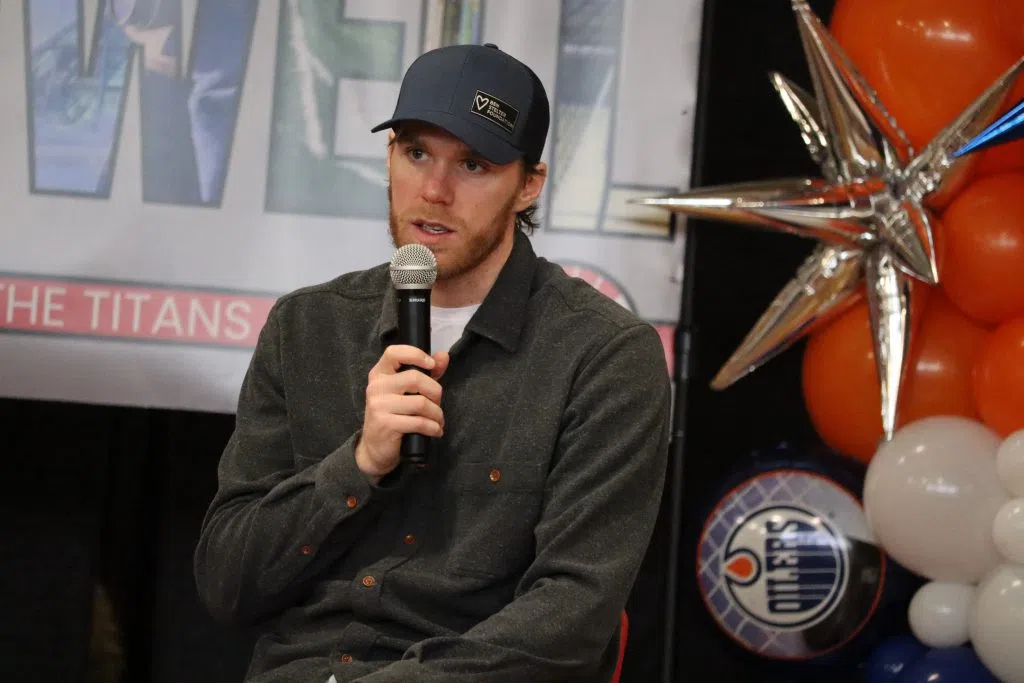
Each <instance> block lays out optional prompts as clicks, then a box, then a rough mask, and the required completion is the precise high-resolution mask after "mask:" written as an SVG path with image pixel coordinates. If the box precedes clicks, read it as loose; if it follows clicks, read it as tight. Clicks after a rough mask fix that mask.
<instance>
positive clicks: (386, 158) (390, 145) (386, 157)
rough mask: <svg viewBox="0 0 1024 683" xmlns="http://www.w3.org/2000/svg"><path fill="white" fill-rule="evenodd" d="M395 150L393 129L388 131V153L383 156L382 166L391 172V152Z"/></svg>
mask: <svg viewBox="0 0 1024 683" xmlns="http://www.w3.org/2000/svg"><path fill="white" fill-rule="evenodd" d="M394 148H395V129H394V128H392V129H390V130H389V131H388V153H387V154H385V155H384V166H385V167H386V168H387V170H388V172H389V173H390V172H391V150H393V149H394Z"/></svg>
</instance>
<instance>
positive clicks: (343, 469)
mask: <svg viewBox="0 0 1024 683" xmlns="http://www.w3.org/2000/svg"><path fill="white" fill-rule="evenodd" d="M361 434H362V432H361V431H357V432H356V433H355V434H353V435H352V436H350V437H349V438H348V440H346V441H345V443H343V444H342V445H341V446H339V447H338V448H336V449H335V450H333V451H331V453H329V454H328V455H327V457H325V458H324V459H323V460H322V461H320V464H319V465H317V466H316V473H315V475H314V481H315V484H316V490H317V492H318V493H321V494H322V496H323V498H324V499H325V500H326V501H327V504H328V505H331V506H335V507H337V508H338V511H339V512H342V513H350V512H355V511H356V510H359V509H362V508H363V507H365V506H366V505H367V504H369V503H370V502H371V501H375V502H376V501H380V502H384V501H387V500H390V499H392V498H395V497H397V495H398V494H399V493H400V492H401V491H402V489H403V488H404V485H405V482H406V481H407V479H408V476H407V473H406V472H405V471H404V470H405V468H403V467H401V466H399V469H397V470H396V471H395V472H392V473H391V474H390V475H388V476H387V477H385V478H384V479H381V481H380V483H377V484H374V483H373V482H372V481H371V480H370V478H369V477H368V476H367V475H366V474H364V473H363V472H362V471H361V470H360V469H359V467H358V465H356V444H358V443H359V437H360V435H361Z"/></svg>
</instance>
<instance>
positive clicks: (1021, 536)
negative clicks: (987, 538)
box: [992, 498, 1024, 628]
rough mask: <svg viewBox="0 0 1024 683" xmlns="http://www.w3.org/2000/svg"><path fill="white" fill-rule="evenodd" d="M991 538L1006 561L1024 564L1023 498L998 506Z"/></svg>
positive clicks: (1023, 625)
mask: <svg viewBox="0 0 1024 683" xmlns="http://www.w3.org/2000/svg"><path fill="white" fill-rule="evenodd" d="M992 540H993V541H994V542H995V544H996V548H997V549H998V550H999V552H1000V554H1002V556H1003V557H1004V558H1006V560H1007V561H1008V562H1013V563H1014V564H1024V498H1014V499H1013V500H1011V501H1009V502H1007V503H1006V504H1005V505H1003V507H1001V508H999V512H997V513H996V519H995V521H994V522H993V523H992ZM1021 626H1022V628H1024V624H1022V625H1021Z"/></svg>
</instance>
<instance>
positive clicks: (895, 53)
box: [830, 0, 1020, 150]
mask: <svg viewBox="0 0 1024 683" xmlns="http://www.w3.org/2000/svg"><path fill="white" fill-rule="evenodd" d="M1011 1H1013V2H1017V1H1019V0H1011ZM1005 2H1006V0H837V2H836V3H835V6H834V7H833V10H832V19H831V23H830V30H831V32H832V34H833V35H834V36H835V38H836V40H837V41H838V42H839V44H840V45H841V46H842V48H843V49H844V50H845V51H846V53H847V54H848V55H849V56H850V58H851V59H852V60H853V62H854V64H856V65H857V68H858V69H859V70H860V72H861V73H863V74H864V77H865V78H866V79H867V81H868V83H869V84H871V86H872V87H873V88H874V89H875V91H876V92H878V95H879V97H880V98H881V100H882V102H883V103H884V104H885V106H886V108H887V109H888V110H889V113H891V114H892V115H893V116H894V117H895V119H896V121H897V122H898V123H899V125H900V127H901V128H902V129H903V130H904V131H905V132H906V133H907V136H908V137H909V138H910V141H911V143H912V144H913V145H914V147H915V149H917V150H921V149H923V148H924V146H925V145H926V144H928V142H929V141H930V140H931V139H932V138H933V137H934V136H935V134H936V133H938V132H939V131H940V130H941V129H942V128H943V127H945V126H946V125H948V124H949V123H951V122H952V121H953V120H954V119H955V118H956V117H957V116H958V115H959V114H960V112H962V111H963V109H964V108H966V107H967V105H969V104H970V103H971V102H972V101H973V100H974V99H975V98H976V97H977V96H978V95H980V94H981V93H982V92H983V91H984V90H985V89H986V88H987V87H989V86H990V85H991V84H992V82H993V81H994V80H995V79H996V78H998V77H999V75H1000V74H1001V73H1002V72H1004V71H1005V70H1006V69H1008V68H1010V66H1011V65H1012V64H1013V63H1014V62H1015V61H1016V60H1017V59H1018V58H1019V57H1020V50H1019V49H1018V45H1017V44H1016V41H1015V40H1014V39H1013V37H1012V33H1011V32H1010V31H1008V30H1007V29H1006V27H1005V26H1003V25H1002V13H1001V12H1002V9H1003V3H1005Z"/></svg>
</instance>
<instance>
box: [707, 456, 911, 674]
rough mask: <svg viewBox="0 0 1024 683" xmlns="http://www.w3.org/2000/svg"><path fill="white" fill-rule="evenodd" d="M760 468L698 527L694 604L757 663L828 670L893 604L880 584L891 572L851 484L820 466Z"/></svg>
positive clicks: (728, 493)
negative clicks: (821, 665)
mask: <svg viewBox="0 0 1024 683" xmlns="http://www.w3.org/2000/svg"><path fill="white" fill-rule="evenodd" d="M763 465H764V463H762V466H761V467H759V468H757V470H758V471H749V472H748V473H747V474H746V475H745V476H743V477H742V478H741V479H739V483H738V484H735V485H733V486H732V487H731V488H729V489H728V490H727V491H726V493H725V494H724V495H722V496H720V497H719V498H718V499H717V500H716V502H715V503H714V506H713V508H712V509H711V511H710V513H709V514H708V515H707V517H706V518H704V519H703V520H702V521H703V525H702V527H701V530H700V534H699V537H698V538H697V582H698V586H699V589H700V594H701V597H702V598H703V601H704V604H705V606H706V608H707V610H708V612H709V613H710V615H711V616H712V618H713V619H714V621H715V622H716V624H717V625H718V626H719V627H720V628H721V630H722V631H724V633H725V634H726V635H728V636H729V638H730V639H732V640H733V641H734V642H736V643H738V644H739V645H740V646H741V647H742V648H743V649H744V650H747V651H748V652H749V653H751V654H753V655H756V656H757V657H760V658H764V659H769V660H779V661H780V663H781V662H786V661H802V662H808V661H812V660H816V661H819V662H827V661H832V660H833V659H834V657H832V655H837V656H838V655H842V654H844V652H845V650H846V649H847V647H848V646H849V645H850V643H851V641H853V640H854V639H856V638H857V637H858V636H859V635H860V634H861V633H862V632H863V631H864V630H865V627H867V625H868V623H869V622H872V621H875V622H876V623H877V622H880V621H885V620H884V619H879V618H877V616H878V615H877V614H876V612H877V611H878V610H879V607H880V605H882V604H883V603H886V602H891V601H892V599H893V598H894V597H896V599H897V600H899V599H901V597H898V596H893V595H892V590H890V591H885V587H886V586H885V584H886V577H887V576H889V575H891V574H892V572H893V570H901V568H899V567H898V566H896V565H894V564H893V563H891V562H890V561H889V560H888V559H887V557H886V555H885V553H884V552H883V551H882V549H881V548H880V547H879V546H878V545H877V544H876V543H875V540H874V538H873V536H872V534H871V530H870V527H869V526H868V522H867V517H866V515H865V514H864V510H863V507H862V506H861V503H860V501H859V500H858V498H857V496H856V495H854V493H853V492H852V489H851V486H855V484H852V485H851V486H847V485H844V484H841V483H840V481H839V480H840V479H845V478H844V477H839V476H837V477H832V476H829V474H828V473H827V472H828V468H827V467H821V466H820V465H821V463H820V462H819V463H818V466H814V467H806V468H804V467H798V466H793V465H790V466H785V465H781V464H779V463H778V461H777V464H776V466H775V467H771V466H769V467H767V468H766V467H764V466H763ZM734 482H735V480H734ZM897 583H899V582H897ZM897 592H899V593H903V592H904V591H903V590H901V589H900V590H898V591H897ZM883 593H888V596H887V597H886V598H885V599H883ZM902 597H909V596H902ZM826 655H829V657H826Z"/></svg>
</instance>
